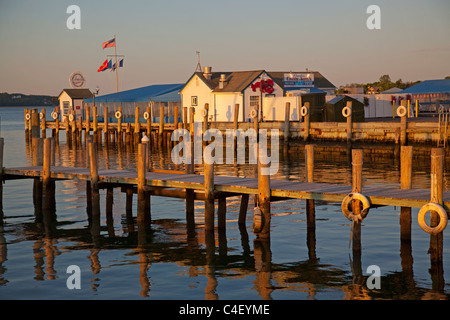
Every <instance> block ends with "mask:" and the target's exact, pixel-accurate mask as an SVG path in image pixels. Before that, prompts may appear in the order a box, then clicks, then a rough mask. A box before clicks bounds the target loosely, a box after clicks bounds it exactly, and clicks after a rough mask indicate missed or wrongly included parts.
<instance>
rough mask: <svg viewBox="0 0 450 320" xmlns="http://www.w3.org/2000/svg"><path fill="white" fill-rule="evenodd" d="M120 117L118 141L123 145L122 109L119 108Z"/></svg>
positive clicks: (118, 121) (118, 119)
mask: <svg viewBox="0 0 450 320" xmlns="http://www.w3.org/2000/svg"><path fill="white" fill-rule="evenodd" d="M119 113H120V114H119V117H118V118H117V140H119V143H120V144H121V143H122V142H123V137H122V117H123V113H122V107H119Z"/></svg>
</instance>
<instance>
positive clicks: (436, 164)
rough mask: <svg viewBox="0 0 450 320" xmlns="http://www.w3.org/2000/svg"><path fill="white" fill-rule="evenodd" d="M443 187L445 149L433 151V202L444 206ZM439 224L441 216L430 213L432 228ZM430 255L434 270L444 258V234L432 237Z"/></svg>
mask: <svg viewBox="0 0 450 320" xmlns="http://www.w3.org/2000/svg"><path fill="white" fill-rule="evenodd" d="M443 187H444V149H443V148H432V149H431V202H433V203H437V204H439V205H443V197H442V196H443V194H442V192H443ZM438 224H439V215H438V214H437V212H435V211H432V212H430V227H435V226H437V225H438ZM428 253H429V254H430V258H431V262H432V268H433V266H436V265H438V264H440V263H441V262H442V258H443V233H442V232H440V233H438V234H436V235H430V249H429V251H428Z"/></svg>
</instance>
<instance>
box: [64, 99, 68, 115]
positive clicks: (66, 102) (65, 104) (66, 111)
mask: <svg viewBox="0 0 450 320" xmlns="http://www.w3.org/2000/svg"><path fill="white" fill-rule="evenodd" d="M66 114H69V101H63V115H66Z"/></svg>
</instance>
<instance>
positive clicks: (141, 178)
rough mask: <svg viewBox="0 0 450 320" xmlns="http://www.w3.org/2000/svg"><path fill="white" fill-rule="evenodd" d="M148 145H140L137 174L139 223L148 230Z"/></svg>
mask: <svg viewBox="0 0 450 320" xmlns="http://www.w3.org/2000/svg"><path fill="white" fill-rule="evenodd" d="M145 149H146V145H145V144H144V143H139V144H138V159H137V172H138V181H137V182H138V185H137V195H138V196H137V201H138V205H137V222H138V224H142V225H145V227H146V228H148V227H149V226H150V211H149V209H150V207H149V206H148V203H149V202H148V200H146V196H149V195H147V194H146V190H145V184H146V181H145V180H146V171H147V170H146V168H145V164H146V159H145V154H146V150H145Z"/></svg>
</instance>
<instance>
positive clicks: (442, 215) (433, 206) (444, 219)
mask: <svg viewBox="0 0 450 320" xmlns="http://www.w3.org/2000/svg"><path fill="white" fill-rule="evenodd" d="M428 211H436V212H437V213H438V214H439V224H438V225H437V226H436V227H430V226H429V225H427V223H426V222H425V215H426V213H427V212H428ZM417 221H418V222H419V226H420V227H421V228H422V230H423V231H425V232H426V233H429V234H434V235H435V234H438V233H440V232H442V231H443V230H444V229H445V227H446V226H447V223H448V215H447V211H445V209H444V208H443V207H442V206H441V205H439V204H437V203H433V202H430V203H427V204H426V205H424V206H423V207H422V208H420V211H419V214H418V216H417Z"/></svg>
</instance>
